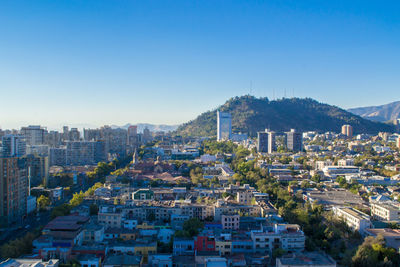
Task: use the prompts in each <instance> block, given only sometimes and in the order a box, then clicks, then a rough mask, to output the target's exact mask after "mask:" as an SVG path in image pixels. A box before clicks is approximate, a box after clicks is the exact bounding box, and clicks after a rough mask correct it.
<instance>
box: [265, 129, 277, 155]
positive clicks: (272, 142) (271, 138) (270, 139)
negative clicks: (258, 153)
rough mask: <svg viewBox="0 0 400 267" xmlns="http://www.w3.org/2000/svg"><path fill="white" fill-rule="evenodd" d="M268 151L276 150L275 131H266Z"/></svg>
mask: <svg viewBox="0 0 400 267" xmlns="http://www.w3.org/2000/svg"><path fill="white" fill-rule="evenodd" d="M267 133H268V153H273V152H274V151H276V142H275V132H272V131H268V132H267Z"/></svg>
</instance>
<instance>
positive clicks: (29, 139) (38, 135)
mask: <svg viewBox="0 0 400 267" xmlns="http://www.w3.org/2000/svg"><path fill="white" fill-rule="evenodd" d="M20 133H21V135H23V136H25V141H26V144H28V145H32V146H33V145H42V144H44V141H45V139H44V138H45V134H46V133H47V130H46V129H45V128H43V127H40V125H29V126H28V127H22V128H21V131H20Z"/></svg>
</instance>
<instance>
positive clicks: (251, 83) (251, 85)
mask: <svg viewBox="0 0 400 267" xmlns="http://www.w3.org/2000/svg"><path fill="white" fill-rule="evenodd" d="M252 90H253V81H250V95H251V91H252Z"/></svg>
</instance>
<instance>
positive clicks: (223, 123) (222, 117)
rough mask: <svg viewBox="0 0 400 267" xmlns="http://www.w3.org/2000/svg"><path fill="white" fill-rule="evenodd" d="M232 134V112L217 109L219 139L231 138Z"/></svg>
mask: <svg viewBox="0 0 400 267" xmlns="http://www.w3.org/2000/svg"><path fill="white" fill-rule="evenodd" d="M231 136H232V117H231V114H229V113H226V112H220V111H219V110H217V140H218V141H224V140H230V139H231Z"/></svg>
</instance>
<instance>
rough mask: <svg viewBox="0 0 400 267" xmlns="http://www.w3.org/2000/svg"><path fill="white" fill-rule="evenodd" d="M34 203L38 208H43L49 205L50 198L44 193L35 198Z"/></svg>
mask: <svg viewBox="0 0 400 267" xmlns="http://www.w3.org/2000/svg"><path fill="white" fill-rule="evenodd" d="M36 203H37V206H38V207H39V209H40V210H45V209H46V208H47V207H48V206H49V205H50V198H48V197H46V196H45V195H41V196H40V197H39V198H38V199H37V200H36Z"/></svg>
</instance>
